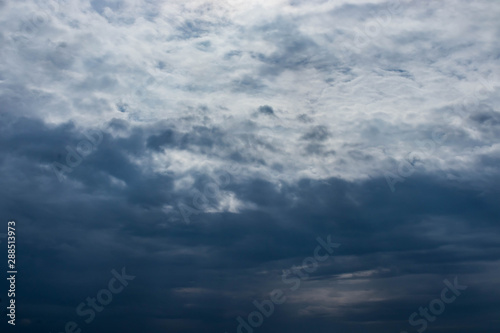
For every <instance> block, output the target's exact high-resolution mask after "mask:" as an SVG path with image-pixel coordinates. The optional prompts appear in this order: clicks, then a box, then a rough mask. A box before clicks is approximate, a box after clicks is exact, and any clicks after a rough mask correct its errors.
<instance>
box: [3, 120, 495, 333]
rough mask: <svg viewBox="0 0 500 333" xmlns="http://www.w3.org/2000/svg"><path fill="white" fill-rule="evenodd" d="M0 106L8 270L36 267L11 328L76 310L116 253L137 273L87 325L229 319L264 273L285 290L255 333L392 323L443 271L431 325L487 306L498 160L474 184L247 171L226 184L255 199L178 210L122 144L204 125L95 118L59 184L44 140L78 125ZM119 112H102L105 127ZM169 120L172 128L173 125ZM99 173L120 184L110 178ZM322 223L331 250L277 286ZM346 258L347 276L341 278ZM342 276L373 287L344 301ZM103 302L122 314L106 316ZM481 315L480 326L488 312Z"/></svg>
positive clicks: (214, 326) (213, 326)
mask: <svg viewBox="0 0 500 333" xmlns="http://www.w3.org/2000/svg"><path fill="white" fill-rule="evenodd" d="M3 120H4V121H3V122H2V131H1V136H2V140H1V142H2V145H1V146H0V149H1V150H2V160H1V170H2V172H3V173H4V174H9V175H10V177H8V178H5V177H4V178H2V184H1V191H2V196H3V197H4V198H7V200H6V201H4V202H3V203H2V204H1V206H0V207H1V210H2V214H3V215H4V216H10V217H12V218H15V219H16V220H17V221H19V222H18V223H20V225H21V226H20V232H21V233H22V234H23V237H20V244H19V247H20V249H21V250H20V253H19V256H20V260H21V261H22V262H23V265H24V267H23V269H24V270H26V271H32V270H36V271H37V279H36V281H32V280H29V279H26V278H23V279H21V281H20V282H19V283H20V284H22V285H23V286H24V288H25V290H27V293H22V294H21V295H20V297H19V302H20V303H21V304H22V303H24V304H34V303H37V304H43V308H44V309H45V310H41V309H40V308H39V307H29V308H26V310H25V311H24V312H25V313H26V316H27V317H28V318H30V319H31V320H32V322H33V323H35V324H31V325H28V326H27V327H26V330H25V331H26V332H37V331H39V328H43V329H44V330H53V331H54V330H56V329H58V328H60V327H63V326H62V325H64V322H66V321H68V320H72V319H73V320H79V319H81V318H79V317H77V316H75V313H74V308H75V306H76V305H77V304H78V303H80V302H81V301H82V300H84V299H85V297H87V296H91V295H93V294H94V295H95V293H96V292H97V291H98V290H99V289H102V288H103V287H104V286H103V284H105V283H106V282H107V280H109V274H110V273H109V272H110V270H111V269H112V268H116V269H119V268H120V266H119V265H122V266H123V265H126V266H127V271H128V272H130V274H134V275H136V276H137V279H136V280H134V282H133V284H131V286H130V288H129V289H127V290H126V291H124V292H123V293H122V294H120V295H119V297H120V298H119V301H118V296H117V300H116V301H114V302H116V303H112V304H111V305H110V306H109V311H108V309H106V311H104V312H102V313H100V314H99V321H96V322H95V323H93V324H92V325H93V329H94V330H95V331H104V330H106V329H108V330H109V329H111V328H112V329H115V330H116V329H119V330H121V331H124V332H133V331H135V330H136V329H137V327H135V326H134V325H135V324H133V322H135V321H136V320H139V318H140V322H141V323H142V324H141V325H142V327H143V329H147V330H157V329H159V328H160V327H164V328H165V327H166V328H169V329H176V328H175V327H178V326H175V324H173V323H171V321H172V320H175V321H176V322H178V323H184V324H186V325H187V323H191V324H190V327H191V328H187V327H186V328H185V329H181V331H185V332H190V331H191V330H198V329H200V328H202V327H203V328H205V330H208V331H211V332H217V331H219V330H220V331H222V332H223V331H228V332H230V331H235V329H236V326H237V322H236V320H235V317H237V316H238V315H241V316H245V315H246V314H248V313H249V312H250V311H253V310H254V309H253V305H252V304H251V303H252V301H253V300H254V299H257V300H261V299H264V298H265V297H267V296H266V295H267V294H266V293H268V292H270V291H271V290H272V289H274V288H282V289H283V290H288V291H287V292H288V293H289V294H288V296H289V297H291V300H293V301H290V302H287V303H285V304H284V305H281V306H280V309H279V310H277V312H276V314H275V315H273V316H272V317H271V318H270V319H269V321H268V322H266V324H265V325H264V326H263V327H262V328H261V331H262V332H268V331H273V330H276V329H278V328H279V329H282V328H287V329H289V330H290V331H291V332H300V331H301V330H300V329H299V328H298V327H300V326H302V325H309V324H310V323H311V322H313V323H315V324H314V325H317V327H316V329H317V331H318V332H329V331H331V330H332V329H342V328H344V329H349V330H351V331H353V332H362V331H365V330H366V327H367V326H366V325H369V327H372V329H373V330H374V331H377V330H378V329H379V328H381V327H384V328H386V327H393V329H395V330H397V329H400V330H403V329H407V326H408V324H407V318H408V316H409V315H410V314H411V313H412V312H413V311H416V310H417V309H418V307H419V306H426V305H427V304H428V302H429V301H430V300H431V299H433V298H435V297H436V296H438V295H437V294H438V293H439V291H440V290H441V289H442V280H443V279H445V278H448V279H452V278H453V276H455V275H458V276H460V281H463V283H465V284H466V285H468V288H469V289H468V290H467V291H466V293H465V292H464V296H463V300H462V299H460V300H457V301H456V303H457V305H455V304H454V305H453V307H454V310H453V311H451V310H447V314H446V316H443V317H440V318H439V322H435V323H433V324H432V325H433V328H434V329H437V330H439V329H444V327H445V326H446V325H448V324H449V323H451V322H461V320H462V319H461V317H462V314H463V313H467V314H468V316H469V320H471V319H472V320H482V319H484V312H481V311H480V310H479V309H486V308H485V306H486V305H485V304H489V305H488V307H487V309H489V310H488V311H493V310H494V309H497V310H498V304H496V305H495V302H494V299H495V297H498V296H500V295H499V294H498V292H496V290H499V289H498V284H497V282H495V281H494V280H490V279H488V278H487V277H488V276H489V274H491V272H492V270H493V271H494V267H495V266H494V263H495V262H496V261H497V258H498V257H499V255H500V247H499V246H498V242H497V241H496V239H497V238H498V236H499V233H500V229H499V227H498V218H499V217H500V210H499V207H500V206H499V205H498V195H499V193H498V188H499V187H498V186H499V185H500V184H499V183H498V179H499V178H498V174H495V176H492V178H491V179H490V182H489V183H488V184H478V185H477V186H473V187H470V186H468V185H467V184H464V183H457V182H452V181H449V180H444V179H441V178H439V177H438V176H437V175H436V176H433V175H429V174H427V175H424V174H420V175H415V176H413V177H410V178H408V179H406V180H405V183H403V184H400V186H399V187H398V191H397V195H394V194H393V193H392V192H391V191H389V190H388V188H387V184H386V180H385V179H383V178H382V179H371V180H367V181H363V182H349V181H345V180H341V179H335V178H330V179H327V180H326V181H327V183H328V184H329V185H327V184H326V183H325V184H324V183H320V182H310V181H309V180H308V179H304V180H303V181H301V182H299V183H297V184H285V183H283V184H282V186H281V187H280V188H278V187H277V186H276V184H273V183H270V182H268V181H266V180H262V179H248V180H244V181H241V180H240V181H234V180H233V182H231V183H230V184H229V185H228V186H227V187H226V188H225V190H228V191H231V192H233V193H235V194H236V196H237V197H238V198H239V199H240V200H242V201H243V202H248V203H251V204H253V205H254V206H255V207H256V208H254V209H245V210H243V211H241V212H240V213H239V214H234V213H202V214H200V215H197V216H193V221H194V222H193V223H192V224H190V225H185V224H184V223H182V222H181V221H180V219H179V213H178V212H175V211H170V212H169V211H167V212H165V211H164V210H162V205H163V204H168V203H173V202H176V201H177V200H179V199H181V200H184V201H186V202H188V200H189V199H190V195H189V192H190V191H184V190H181V189H175V188H174V186H173V183H172V181H173V179H172V178H171V177H170V176H165V175H155V174H150V173H148V172H146V171H145V170H143V169H140V168H138V167H137V166H136V165H134V164H133V163H132V162H131V161H130V159H129V158H127V156H129V154H131V155H132V156H133V155H135V156H140V155H141V154H143V153H144V151H145V150H144V148H145V147H146V146H149V147H150V148H152V149H153V148H154V147H171V148H172V149H174V148H175V149H182V147H183V142H187V141H186V140H190V142H193V144H199V145H207V144H208V143H207V142H204V140H205V139H204V138H205V136H204V135H209V134H208V133H214V132H211V131H209V130H208V129H205V128H195V129H193V131H192V133H190V135H189V136H186V135H185V134H179V133H178V132H175V131H173V130H172V132H169V130H164V131H163V132H160V133H159V134H157V135H153V136H148V135H145V133H144V131H143V130H142V129H140V128H135V129H132V130H130V135H129V136H127V137H122V138H120V137H113V136H111V135H109V134H106V133H105V134H104V138H103V142H102V144H101V145H100V146H99V147H98V149H97V150H96V151H95V152H94V153H93V154H92V155H89V156H88V157H87V158H86V159H85V161H84V162H83V163H82V164H81V165H80V166H79V167H77V168H75V170H74V172H73V173H71V174H70V175H69V179H68V181H67V182H64V183H62V184H61V183H59V182H58V181H57V178H56V177H55V176H54V175H53V174H52V171H51V170H50V169H49V168H47V167H46V166H47V165H48V164H49V163H51V162H52V161H53V158H55V157H56V156H57V154H61V153H63V152H60V151H59V150H60V149H61V147H63V146H64V143H65V142H69V143H71V142H77V141H78V140H79V139H81V134H80V133H79V131H78V130H77V129H76V128H75V127H74V126H72V125H71V124H66V125H62V126H56V127H50V126H48V125H46V124H44V122H42V121H40V120H36V119H27V118H18V117H9V116H6V115H4V116H3ZM119 123H120V122H118V121H117V120H115V121H113V124H114V125H113V126H115V127H116V126H117V124H119ZM124 126H126V124H120V125H119V126H118V127H119V128H124ZM110 128H111V126H110ZM169 133H171V134H172V133H173V134H172V136H171V135H170V134H169ZM175 135H179V137H177V138H176V139H175V140H173V139H172V137H175ZM217 136H218V135H214V136H213V138H216V137H217ZM219 136H223V135H222V134H219ZM183 140H184V141H183ZM14 142H15V143H16V144H15V146H14ZM169 145H170V146H169ZM11 147H14V149H12V148H11ZM110 176H112V177H114V178H116V179H120V180H122V181H123V182H124V184H125V185H124V186H120V185H116V184H115V183H113V182H112V181H111V180H110V178H109V177H110ZM193 176H194V177H195V178H196V179H197V182H199V184H202V183H204V182H205V181H206V176H205V175H201V174H200V175H193ZM75 181H76V182H75ZM327 235H332V238H333V239H334V240H335V242H337V243H341V244H342V247H341V248H340V249H339V251H338V253H337V255H335V256H334V257H333V258H332V259H331V262H330V261H329V262H327V263H325V264H322V265H321V266H320V267H319V269H318V270H317V271H316V272H315V273H313V274H310V277H309V278H308V280H307V281H303V282H302V285H301V287H300V289H299V290H298V291H297V292H296V293H294V292H292V291H289V287H290V286H289V285H286V284H284V283H283V282H282V280H281V271H282V269H287V268H289V267H291V266H292V265H300V264H301V262H302V260H303V259H304V258H305V257H307V256H311V255H312V251H313V250H314V246H315V239H316V237H318V236H320V237H326V236H327ZM35 253H36V255H35ZM55 258H57V260H55ZM90 263H92V264H90ZM49 267H50V268H49ZM83 267H85V269H83ZM365 271H372V273H370V275H369V278H366V277H364V276H363V275H359V276H358V277H356V274H355V273H356V272H365ZM262 272H264V273H262ZM349 273H353V274H354V275H353V276H352V277H351V278H346V277H343V274H349ZM61 276H64V277H65V279H64V280H61V279H59V278H58V277H61ZM355 280H357V281H358V282H357V283H358V284H359V285H360V286H363V289H365V290H370V291H371V292H372V293H376V295H377V297H375V298H377V299H379V300H372V301H370V302H366V300H356V298H355V291H356V290H357V288H354V289H353V287H352V285H350V284H347V282H349V281H355ZM479 281H480V282H479ZM344 282H346V283H344ZM332 283H333V284H334V285H335V286H336V287H332ZM75 284H78V286H79V287H78V288H74V287H73V286H74V285H75ZM318 288H329V290H331V291H330V294H326V295H324V298H323V299H322V300H321V301H320V300H314V299H313V298H310V297H309V296H308V295H312V294H314V293H315V291H316V289H318ZM28 292H29V293H28ZM351 292H352V293H353V294H352V296H348V295H351ZM341 295H343V296H342V297H346V295H347V297H352V301H351V303H347V304H345V305H342V306H340V305H339V303H338V299H339V297H341ZM467 295H469V296H467ZM293 297H296V298H295V299H294V298H293ZM139 304H140V305H139ZM216 304H218V305H216ZM56 309H57V310H56ZM297 312H298V313H301V315H300V316H296V315H294V313H297ZM116 313H120V315H121V316H122V317H123V316H125V317H124V318H130V320H129V319H123V320H122V321H121V322H117V321H115V320H114V319H113V316H114V315H115V314H116ZM291 318H293V319H291ZM193 320H194V322H196V324H193ZM290 322H291V323H293V324H294V325H292V326H289V325H291V324H290ZM353 322H357V324H354V323H353ZM481 327H482V328H483V330H484V331H485V332H493V330H492V327H493V326H492V324H489V323H488V322H484V323H483V324H482V326H481ZM455 331H456V332H466V331H467V329H466V328H464V329H463V330H460V329H458V330H457V329H455Z"/></svg>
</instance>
